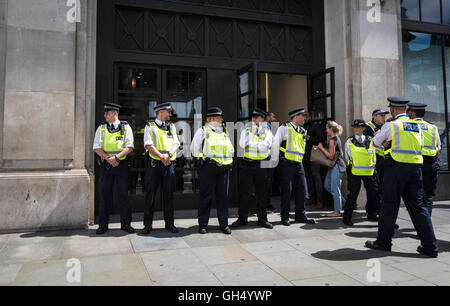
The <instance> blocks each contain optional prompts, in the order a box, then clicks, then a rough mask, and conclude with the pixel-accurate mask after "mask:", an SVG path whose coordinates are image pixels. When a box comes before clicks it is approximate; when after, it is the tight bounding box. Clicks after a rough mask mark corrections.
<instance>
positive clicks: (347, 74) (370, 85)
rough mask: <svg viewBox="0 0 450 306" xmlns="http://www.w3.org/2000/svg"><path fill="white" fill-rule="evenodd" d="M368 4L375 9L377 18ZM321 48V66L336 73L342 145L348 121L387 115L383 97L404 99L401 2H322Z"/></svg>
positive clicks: (395, 0)
mask: <svg viewBox="0 0 450 306" xmlns="http://www.w3.org/2000/svg"><path fill="white" fill-rule="evenodd" d="M368 2H371V3H373V4H375V3H380V6H379V9H380V10H379V12H380V15H379V16H376V15H374V13H376V12H377V9H376V8H372V7H368V6H367V4H368ZM368 15H369V17H368ZM370 17H372V18H370ZM374 17H375V18H374ZM378 17H379V18H378ZM374 19H375V20H374ZM369 20H370V21H369ZM371 21H372V22H371ZM378 21H379V22H378ZM325 45H326V66H327V67H335V69H336V121H337V122H338V123H340V124H342V126H343V127H344V135H343V137H342V139H343V140H344V139H346V138H347V136H348V135H351V134H352V128H351V122H352V121H353V119H356V118H360V119H364V120H366V121H369V120H371V119H372V118H371V114H372V111H373V110H374V109H376V108H383V109H387V100H386V98H387V97H389V96H401V95H403V65H402V39H401V11H400V1H397V0H381V1H377V0H371V1H367V0H346V1H342V0H325ZM345 179H346V178H345V177H344V181H345ZM343 190H344V192H345V194H347V192H346V187H345V186H343ZM361 191H362V192H361V194H360V199H359V201H358V203H359V204H360V205H362V206H364V205H365V203H366V201H365V190H364V188H361Z"/></svg>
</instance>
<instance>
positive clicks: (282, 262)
mask: <svg viewBox="0 0 450 306" xmlns="http://www.w3.org/2000/svg"><path fill="white" fill-rule="evenodd" d="M256 256H257V258H258V259H259V260H260V261H261V262H262V263H264V264H265V265H267V266H268V267H269V268H271V269H272V270H274V271H275V272H277V273H278V274H280V275H281V276H283V277H284V278H285V279H287V280H290V281H293V280H299V279H308V278H315V277H320V276H327V275H335V274H337V272H336V270H334V269H332V268H330V267H329V266H327V265H324V264H322V263H321V262H320V261H318V260H316V259H313V258H311V257H309V256H307V255H305V254H303V253H301V252H299V251H287V252H286V251H285V252H272V253H264V254H258V255H256Z"/></svg>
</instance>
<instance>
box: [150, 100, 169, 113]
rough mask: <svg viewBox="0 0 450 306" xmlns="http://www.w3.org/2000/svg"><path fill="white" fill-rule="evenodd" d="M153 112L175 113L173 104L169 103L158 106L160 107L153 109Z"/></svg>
mask: <svg viewBox="0 0 450 306" xmlns="http://www.w3.org/2000/svg"><path fill="white" fill-rule="evenodd" d="M153 110H154V111H155V112H159V111H160V110H168V111H173V108H172V104H170V103H169V102H167V103H163V104H158V105H156V106H155V107H154V108H153Z"/></svg>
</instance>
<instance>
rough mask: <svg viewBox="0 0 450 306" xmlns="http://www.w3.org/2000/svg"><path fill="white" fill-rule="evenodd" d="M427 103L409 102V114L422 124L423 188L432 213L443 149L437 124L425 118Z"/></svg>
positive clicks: (428, 207) (426, 203) (427, 204)
mask: <svg viewBox="0 0 450 306" xmlns="http://www.w3.org/2000/svg"><path fill="white" fill-rule="evenodd" d="M427 106H428V105H427V104H423V103H414V102H412V103H409V104H408V114H409V117H410V118H411V119H413V120H414V121H416V122H417V123H419V124H420V127H421V129H422V133H423V150H422V155H423V167H422V175H423V190H424V202H425V206H426V207H427V209H428V211H429V212H430V215H431V213H432V211H433V197H434V196H435V195H436V188H437V187H436V186H437V178H438V166H439V165H438V154H439V152H440V151H441V147H442V145H441V138H440V137H439V130H438V128H437V126H435V125H434V124H431V123H430V122H427V121H425V120H423V117H424V116H425V111H426V107H427Z"/></svg>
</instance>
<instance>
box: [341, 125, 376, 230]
mask: <svg viewBox="0 0 450 306" xmlns="http://www.w3.org/2000/svg"><path fill="white" fill-rule="evenodd" d="M353 126H366V123H365V122H364V120H355V121H354V122H353ZM349 139H350V141H351V142H352V143H353V145H355V146H357V147H365V148H366V149H368V148H369V146H370V143H371V141H372V138H371V137H369V136H366V138H365V139H364V142H362V143H361V142H359V141H357V140H356V137H354V136H352V137H350V138H349ZM351 169H352V166H351V165H349V166H348V168H347V188H348V193H349V194H348V197H347V202H346V203H345V208H344V218H343V222H344V223H345V224H347V225H350V226H352V225H353V222H352V215H353V211H354V210H355V208H356V201H357V199H358V195H359V192H360V190H361V181H362V182H363V184H364V188H366V192H367V198H368V199H369V200H368V201H367V204H366V212H367V215H368V216H376V215H378V213H379V211H380V206H381V193H380V191H379V189H378V179H377V177H376V175H375V173H374V175H371V176H361V175H354V174H353V173H352V171H351Z"/></svg>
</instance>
